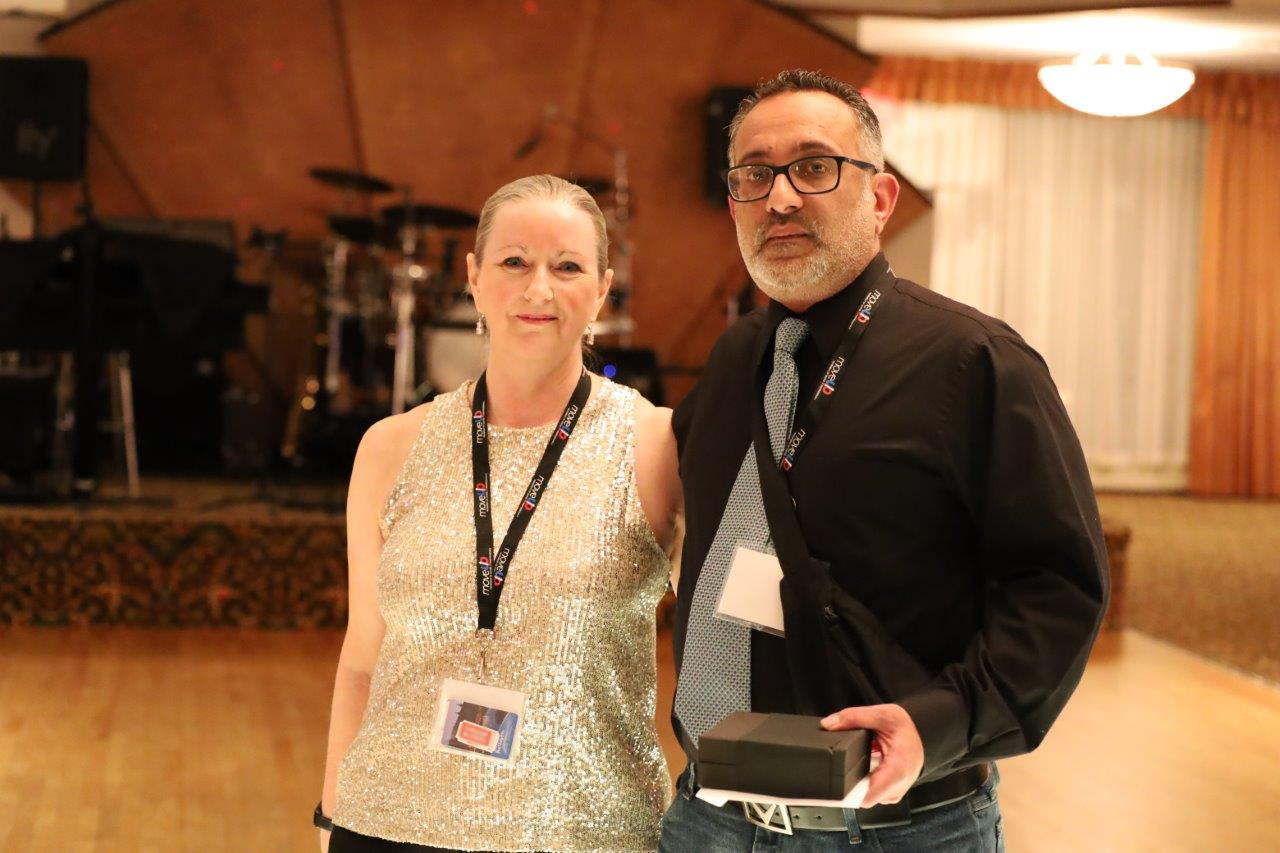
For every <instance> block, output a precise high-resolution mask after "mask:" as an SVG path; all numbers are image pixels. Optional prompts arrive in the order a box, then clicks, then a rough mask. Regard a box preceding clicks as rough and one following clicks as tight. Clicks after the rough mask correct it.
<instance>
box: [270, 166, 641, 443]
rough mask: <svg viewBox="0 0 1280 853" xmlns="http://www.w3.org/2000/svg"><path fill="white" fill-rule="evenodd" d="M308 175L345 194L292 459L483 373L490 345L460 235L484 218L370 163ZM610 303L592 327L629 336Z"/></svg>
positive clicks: (294, 410)
mask: <svg viewBox="0 0 1280 853" xmlns="http://www.w3.org/2000/svg"><path fill="white" fill-rule="evenodd" d="M309 174H310V176H311V177H312V179H314V180H316V181H317V182H319V183H321V184H323V185H324V186H326V187H329V188H332V189H336V190H339V191H340V192H341V194H342V197H341V198H342V200H341V205H340V207H339V208H338V212H335V213H330V214H327V215H326V217H325V218H326V225H327V232H328V234H327V236H326V238H325V241H324V243H323V248H322V252H323V261H324V264H323V268H324V278H323V283H321V284H320V285H319V286H318V287H316V288H315V290H316V292H315V293H314V296H315V299H314V300H313V301H314V304H315V308H316V310H315V312H314V318H315V335H314V338H313V344H312V347H311V353H310V355H309V356H308V359H307V364H306V368H305V369H304V370H303V371H302V372H301V375H300V377H299V381H298V383H297V387H296V388H295V390H294V393H293V397H292V401H291V403H290V409H289V413H288V417H287V419H286V422H285V429H284V438H283V442H282V445H281V453H282V455H283V456H284V457H285V459H286V460H289V461H291V462H292V463H293V464H295V465H302V464H304V463H305V462H306V457H307V455H308V450H307V448H308V446H309V445H311V444H313V443H314V442H315V440H316V437H317V435H322V434H324V433H326V432H330V431H331V430H332V422H333V421H335V420H341V419H344V418H345V419H348V420H350V419H355V420H360V421H364V422H372V421H373V420H375V419H376V418H378V417H382V416H385V415H386V414H399V413H401V412H403V411H405V410H406V409H408V408H410V407H412V406H414V405H416V404H418V403H420V402H422V401H424V400H427V399H430V398H431V397H432V396H434V395H435V394H436V393H439V392H441V391H446V390H450V389H452V388H455V387H457V386H458V385H459V384H461V382H462V381H464V380H466V379H469V378H474V377H475V376H477V375H479V373H480V371H481V370H483V369H484V364H485V358H486V349H487V348H486V344H485V341H484V339H483V338H481V337H478V336H477V335H476V334H475V326H476V321H477V319H478V316H479V315H478V314H477V312H476V309H475V306H474V305H473V304H472V302H471V300H470V297H469V295H468V293H467V291H466V282H465V275H464V274H463V273H461V272H460V270H459V268H460V266H461V265H460V263H459V261H460V258H461V256H460V249H461V247H462V246H464V245H465V246H467V247H468V248H469V246H470V240H469V239H467V242H466V243H464V242H463V240H464V238H466V237H467V232H469V231H473V230H474V229H475V227H476V225H477V224H478V222H479V218H478V217H477V216H476V215H475V214H474V213H471V212H470V211H466V210H460V209H457V208H453V207H446V206H441V205H435V204H424V203H422V202H419V201H416V200H415V199H414V198H413V194H412V191H411V190H410V189H409V188H408V187H397V186H395V185H394V184H392V183H391V182H390V181H386V180H384V179H382V178H379V177H375V176H373V175H369V174H365V173H363V172H358V171H353V170H349V169H341V168H328V167H316V168H313V169H311V170H310V171H309ZM577 183H579V184H580V185H582V186H584V188H586V189H587V190H588V192H591V193H592V194H593V195H605V194H607V193H610V191H611V190H613V189H614V188H613V185H612V183H611V182H610V181H608V180H603V179H595V180H589V181H588V180H579V181H577ZM393 194H398V195H399V200H398V201H395V202H393V203H384V204H382V205H380V206H377V207H376V209H377V213H376V215H369V214H367V213H363V212H361V211H366V210H370V209H374V208H375V205H374V198H376V197H379V196H391V195H393ZM613 195H615V196H616V195H617V193H616V192H614V193H613ZM613 206H614V205H609V204H607V203H606V204H604V205H602V207H606V209H608V208H611V207H613ZM612 212H613V211H610V213H612ZM606 216H607V218H609V219H610V220H612V219H614V218H616V217H614V216H610V215H608V214H606ZM616 242H617V238H616V237H615V243H616ZM617 249H618V250H619V252H621V251H625V247H623V246H618V247H617ZM617 280H618V273H617V271H615V282H617ZM612 307H613V311H612V316H610V317H608V318H606V320H605V322H604V323H602V324H597V334H613V335H617V336H619V337H621V339H622V341H623V343H624V345H625V343H626V338H627V337H628V336H629V334H630V331H631V329H632V328H633V325H632V323H631V320H630V318H629V317H627V316H625V309H624V308H623V307H622V306H621V305H620V304H619V303H618V302H617V301H616V298H615V302H614V304H613V306H612ZM344 432H345V430H344Z"/></svg>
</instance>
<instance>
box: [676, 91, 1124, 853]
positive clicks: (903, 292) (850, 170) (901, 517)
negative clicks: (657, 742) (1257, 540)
mask: <svg viewBox="0 0 1280 853" xmlns="http://www.w3.org/2000/svg"><path fill="white" fill-rule="evenodd" d="M729 155H730V156H729V160H730V164H731V168H730V169H729V171H728V173H727V175H726V181H727V184H728V188H729V196H730V199H729V212H730V214H731V215H732V217H733V221H734V223H735V225H736V229H737V236H738V244H739V247H740V248H741V251H742V257H743V260H744V261H745V262H746V265H747V269H748V270H749V271H750V273H751V276H752V278H753V279H754V280H755V282H756V284H757V285H758V286H759V287H760V289H761V290H763V291H764V292H765V293H766V294H767V295H768V296H769V297H770V302H769V304H768V306H767V307H765V308H763V309H760V310H757V311H755V312H753V313H751V314H749V315H747V316H746V317H744V318H743V319H741V320H740V321H739V322H738V323H736V324H735V325H734V326H733V327H732V328H731V329H729V330H728V331H727V332H726V333H725V334H724V336H723V337H722V338H721V339H720V340H719V341H718V342H717V344H716V346H715V348H714V350H713V351H712V353H711V356H710V357H709V360H708V362H707V366H706V371H705V372H704V374H703V376H702V378H701V380H700V381H699V383H698V385H697V386H696V387H695V388H694V390H693V392H692V393H691V394H690V395H689V397H688V398H687V399H686V400H685V401H684V403H683V404H682V405H681V406H680V407H679V409H678V410H677V412H676V413H675V416H674V419H673V427H674V430H675V433H676V438H677V441H678V444H679V453H680V470H681V476H682V478H683V481H684V489H685V511H686V525H687V532H686V539H685V544H684V553H683V561H682V565H683V569H684V570H683V572H682V576H681V578H680V581H679V588H678V590H677V593H678V595H677V598H678V606H677V609H676V617H675V630H674V642H675V660H676V661H677V672H678V683H677V690H676V699H675V704H674V708H673V714H672V716H673V721H674V725H675V729H676V733H677V735H678V736H679V737H680V740H681V742H682V745H683V747H684V749H685V752H686V753H687V755H688V757H689V759H690V768H691V769H690V770H686V772H685V774H684V775H683V776H682V777H681V779H680V783H679V788H680V794H679V795H678V796H677V797H676V798H675V802H674V803H673V804H672V807H671V810H670V811H669V812H668V814H667V816H666V819H665V820H664V830H663V841H662V849H663V850H664V851H672V853H687V851H692V850H697V851H699V853H716V851H744V853H745V851H750V850H752V849H753V845H754V844H756V843H757V842H759V843H761V844H763V845H768V846H769V849H778V850H797V851H809V850H837V849H846V848H849V847H851V846H858V845H862V844H864V843H865V844H868V845H869V846H870V847H871V848H872V849H880V848H883V849H885V850H920V849H930V850H999V849H1002V848H1003V842H1002V841H1001V830H1000V816H999V806H998V804H997V802H996V797H995V784H996V780H997V778H998V777H997V776H996V774H995V772H994V767H993V765H992V764H991V762H992V760H993V759H996V758H1000V757H1004V756H1010V755H1016V754H1019V753H1024V752H1028V751H1030V750H1032V749H1034V748H1035V747H1036V746H1037V745H1038V744H1039V743H1040V742H1041V740H1042V739H1043V738H1044V736H1045V733H1046V732H1047V730H1048V728H1049V726H1050V724H1051V723H1052V722H1053V720H1054V719H1055V718H1056V717H1057V715H1058V713H1059V712H1060V711H1061V710H1062V707H1063V705H1064V704H1065V703H1066V700H1067V698H1068V697H1069V696H1070V694H1071V692H1072V690H1074V688H1075V685H1076V684H1077V683H1078V681H1079V679H1080V675H1081V673H1082V671H1083V669H1084V665H1085V661H1086V659H1087V657H1088V654H1089V650H1090V648H1091V646H1092V643H1093V640H1094V638H1095V636H1096V634H1097V630H1098V627H1099V624H1100V622H1101V619H1102V615H1103V612H1104V609H1105V606H1106V601H1107V595H1108V579H1107V567H1106V552H1105V548H1104V544H1103V538H1102V532H1101V528H1100V524H1099V519H1098V510H1097V505H1096V502H1095V499H1094V495H1093V490H1092V486H1091V484H1090V480H1089V476H1088V472H1087V469H1086V467H1085V461H1084V458H1083V455H1082V453H1081V451H1080V447H1079V443H1078V441H1077V439H1076V436H1075V433H1074V431H1073V430H1072V427H1071V424H1070V422H1069V420H1068V418H1067V414H1066V412H1065V410H1064V408H1063V406H1062V402H1061V400H1060V399H1059V397H1058V394H1057V392H1056V390H1055V388H1054V385H1053V382H1052V380H1051V379H1050V377H1049V373H1048V370H1047V368H1046V367H1045V364H1044V362H1043V361H1042V360H1041V358H1040V357H1039V355H1037V354H1036V353H1035V352H1034V351H1033V350H1032V349H1031V348H1030V347H1029V346H1028V345H1027V344H1026V343H1025V342H1024V341H1023V340H1022V338H1020V337H1019V336H1018V334H1017V333H1016V332H1014V331H1013V330H1012V329H1010V328H1009V327H1008V326H1007V325H1005V324H1004V323H1002V322H1000V321H999V320H995V319H992V318H990V317H987V316H985V315H983V314H981V313H979V312H978V311H976V310H974V309H972V308H969V307H967V306H964V305H961V304H958V303H956V302H953V301H951V300H949V299H946V298H944V297H942V296H939V295H937V294H934V293H932V292H930V291H928V290H926V289H924V288H921V287H919V286H918V285H916V284H913V283H912V282H909V281H906V280H903V279H900V278H897V277H896V276H895V275H894V274H893V271H892V270H891V269H890V268H889V265H888V263H887V262H886V260H885V258H884V256H883V254H881V252H880V234H881V232H882V231H883V229H884V226H885V223H886V222H887V221H888V219H889V216H890V215H891V214H892V213H893V208H894V204H895V202H896V200H897V195H898V183H897V181H896V180H895V179H894V177H893V176H892V175H890V174H887V173H886V172H885V171H884V156H883V153H882V151H881V143H880V130H879V124H878V122H877V120H876V117H875V114H874V113H873V112H872V110H871V109H870V107H868V105H867V103H866V101H865V100H863V98H862V97H861V95H860V94H859V93H858V92H857V91H856V90H855V89H853V88H852V87H850V86H848V85H846V84H844V83H841V82H839V81H837V80H834V79H832V78H829V77H826V76H824V75H821V74H817V73H814V72H807V71H787V72H783V73H782V74H780V75H778V77H776V78H775V79H773V80H771V81H769V82H767V83H765V84H763V85H762V86H761V87H759V88H758V89H757V90H756V91H755V93H754V94H753V95H752V96H750V97H748V98H747V99H746V100H744V101H743V103H742V106H741V108H740V109H739V111H738V114H737V115H736V116H735V118H734V120H733V123H732V124H731V126H730V150H729ZM793 417H794V421H793ZM739 547H743V548H747V549H750V550H753V551H756V552H760V553H763V554H766V555H769V554H775V553H776V555H777V559H778V560H779V562H780V564H781V569H782V573H783V580H782V581H781V582H780V583H779V584H778V590H777V593H776V594H777V595H779V596H780V598H781V604H782V610H783V614H784V619H783V622H784V624H783V628H784V632H785V637H779V636H775V635H773V634H771V633H765V632H763V631H758V630H750V629H748V628H745V627H742V626H741V625H740V624H737V623H735V622H733V621H730V620H726V619H724V618H721V617H719V616H717V615H715V614H716V610H717V606H718V605H719V598H720V592H721V589H722V588H723V586H724V584H725V578H726V576H727V575H729V574H730V570H731V569H733V571H734V572H736V571H737V570H738V563H737V562H736V561H737V560H738V559H739V558H740V556H741V554H740V553H739V554H738V555H735V551H737V549H738V548H739ZM769 559H771V558H769ZM760 594H761V595H773V594H775V593H774V591H773V590H772V589H769V588H767V587H766V586H764V585H762V586H760ZM741 710H752V711H758V712H781V713H803V714H815V715H818V716H822V717H824V719H823V725H824V726H825V727H826V728H828V729H832V730H836V729H852V728H861V729H868V730H870V731H871V732H872V733H873V734H874V744H875V745H874V747H873V752H874V753H875V754H876V755H877V756H878V757H879V759H880V763H879V767H878V769H877V770H875V772H873V773H872V774H871V779H870V787H869V789H868V790H867V793H866V796H865V798H864V800H863V802H862V808H860V809H857V810H844V811H842V810H840V809H804V808H797V807H794V806H793V807H789V808H785V809H778V810H775V811H774V812H773V813H772V814H770V813H769V810H768V809H766V808H760V809H757V808H754V807H751V806H750V805H749V804H743V803H735V802H729V803H728V804H727V805H725V806H724V807H721V808H717V807H714V806H711V805H710V804H708V803H706V802H703V801H701V800H699V799H696V798H694V797H693V796H692V795H693V794H694V792H695V791H696V789H697V785H698V780H697V779H696V774H694V773H693V772H692V768H693V766H694V762H695V761H696V756H697V744H698V739H699V738H700V737H701V736H702V734H703V733H705V732H706V731H707V730H708V729H710V728H711V727H712V726H713V725H714V724H715V723H716V722H718V721H719V720H720V719H722V718H723V717H725V716H726V715H728V714H729V713H732V712H734V711H741ZM788 830H789V831H790V833H791V834H786V833H787V832H788ZM877 844H878V845H879V847H878V848H877V847H876V845H877ZM756 849H758V848H756ZM863 849H866V848H863Z"/></svg>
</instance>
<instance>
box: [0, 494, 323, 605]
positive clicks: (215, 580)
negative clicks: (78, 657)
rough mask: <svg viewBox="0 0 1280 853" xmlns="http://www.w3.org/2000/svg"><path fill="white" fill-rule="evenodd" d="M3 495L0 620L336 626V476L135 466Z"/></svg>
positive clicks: (0, 554) (0, 555) (0, 543)
mask: <svg viewBox="0 0 1280 853" xmlns="http://www.w3.org/2000/svg"><path fill="white" fill-rule="evenodd" d="M142 491H143V495H144V497H143V499H142V500H139V501H130V500H128V499H126V498H124V497H123V488H122V487H121V486H119V485H116V484H110V483H109V484H107V485H105V486H104V487H103V489H102V490H101V492H100V495H99V499H98V500H95V501H88V502H85V503H81V504H45V505H7V506H0V565H2V566H3V567H4V572H3V574H0V624H9V625H128V626H134V627H175V628H176V627H182V628H187V627H252V628H341V627H345V625H346V622H347V594H346V565H347V563H346V533H345V529H344V525H345V519H344V514H343V501H344V498H345V483H331V482H330V483H326V482H323V481H311V482H307V483H289V484H287V485H283V484H281V483H280V482H276V483H274V484H272V485H270V486H268V487H265V488H264V487H263V486H261V485H260V484H259V483H257V482H253V481H236V480H229V479H212V478H210V479H192V478H187V479H179V478H145V479H144V480H143V483H142Z"/></svg>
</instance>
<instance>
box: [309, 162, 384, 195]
mask: <svg viewBox="0 0 1280 853" xmlns="http://www.w3.org/2000/svg"><path fill="white" fill-rule="evenodd" d="M309 174H310V175H311V177H313V178H315V179H316V180H317V181H319V182H320V183H322V184H328V185H329V186H331V187H337V188H338V189H341V190H349V191H351V192H355V193H367V194H369V195H373V194H376V193H389V192H391V191H392V190H393V189H395V187H393V186H392V185H391V184H390V183H388V182H387V181H384V180H382V178H375V177H374V176H373V175H366V174H365V173H364V172H356V171H353V170H351V169H336V168H332V167H327V166H314V167H312V168H311V170H310V172H309Z"/></svg>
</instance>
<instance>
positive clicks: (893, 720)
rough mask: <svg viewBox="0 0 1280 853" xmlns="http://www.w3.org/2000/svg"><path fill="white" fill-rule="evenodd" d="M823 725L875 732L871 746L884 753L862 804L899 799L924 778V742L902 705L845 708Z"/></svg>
mask: <svg viewBox="0 0 1280 853" xmlns="http://www.w3.org/2000/svg"><path fill="white" fill-rule="evenodd" d="M822 727H823V728H824V729H826V730H828V731H833V732H835V731H845V730H848V729H868V730H870V731H872V732H874V733H875V740H874V741H873V742H872V746H871V749H872V750H873V751H877V752H879V753H880V766H879V767H878V768H877V769H876V770H875V771H874V772H873V773H872V774H871V783H870V786H869V787H868V788H867V794H866V796H865V797H863V799H862V808H864V809H865V808H870V807H871V806H878V805H882V804H885V803H896V802H898V801H899V800H901V799H902V798H903V797H904V796H905V795H906V793H907V791H908V789H910V788H911V786H912V785H914V784H915V781H916V779H918V778H920V770H921V769H922V768H923V767H924V744H923V743H921V742H920V733H919V732H917V731H916V724H915V723H914V722H912V721H911V717H910V716H908V714H907V712H906V711H905V710H904V709H903V707H902V706H901V705H864V706H862V707H859V708H845V709H844V710H843V711H836V712H835V713H834V714H832V715H831V716H829V717H826V718H824V719H823V721H822Z"/></svg>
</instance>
